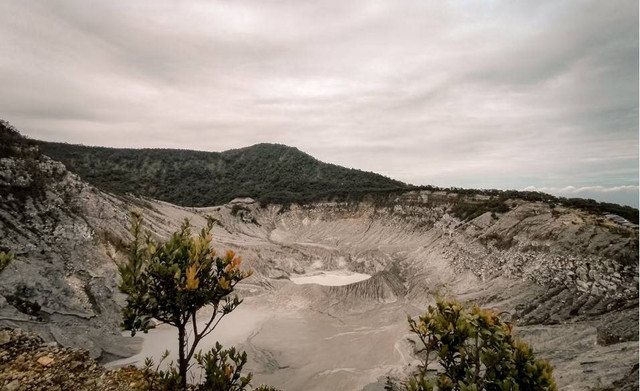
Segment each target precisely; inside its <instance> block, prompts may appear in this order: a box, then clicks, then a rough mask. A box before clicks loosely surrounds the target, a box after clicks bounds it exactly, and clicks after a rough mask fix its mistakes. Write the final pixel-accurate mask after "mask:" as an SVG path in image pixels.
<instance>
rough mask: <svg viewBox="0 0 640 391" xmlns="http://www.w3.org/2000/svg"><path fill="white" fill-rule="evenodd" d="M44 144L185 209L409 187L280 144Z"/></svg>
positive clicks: (73, 165)
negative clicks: (220, 147) (209, 147)
mask: <svg viewBox="0 0 640 391" xmlns="http://www.w3.org/2000/svg"><path fill="white" fill-rule="evenodd" d="M39 144H40V147H41V149H42V152H43V153H44V154H46V155H48V156H50V157H52V158H53V159H55V160H58V161H61V162H62V163H64V164H65V165H66V166H67V168H68V169H69V170H70V171H72V172H75V173H76V174H78V175H80V177H82V178H83V179H84V180H86V181H88V182H89V183H91V184H93V185H95V186H98V187H100V188H102V189H105V190H107V191H110V192H114V193H120V194H125V193H133V194H136V195H142V196H146V197H151V198H154V199H158V200H162V201H167V202H171V203H173V204H177V205H181V206H209V205H219V204H224V203H226V202H228V201H230V200H232V199H234V198H236V197H244V196H250V197H253V198H256V199H258V200H259V201H261V202H263V203H279V204H288V203H293V202H305V201H314V200H319V199H324V198H327V197H330V196H332V195H334V194H349V193H362V192H369V191H378V190H389V189H403V188H405V187H406V185H405V184H404V183H402V182H399V181H395V180H392V179H389V178H386V177H384V176H382V175H378V174H374V173H370V172H365V171H361V170H356V169H348V168H344V167H340V166H336V165H333V164H327V163H323V162H321V161H319V160H317V159H315V158H313V157H312V156H309V155H308V154H306V153H304V152H301V151H300V150H298V149H296V148H292V147H288V146H285V145H279V144H257V145H253V146H251V147H247V148H242V149H234V150H229V151H225V152H221V153H218V152H200V151H189V150H176V149H116V148H103V147H88V146H82V145H70V144H63V143H50V142H39Z"/></svg>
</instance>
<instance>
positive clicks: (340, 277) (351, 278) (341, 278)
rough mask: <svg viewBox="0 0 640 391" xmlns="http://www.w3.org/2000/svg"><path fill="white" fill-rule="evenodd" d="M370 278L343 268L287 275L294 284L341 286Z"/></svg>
mask: <svg viewBox="0 0 640 391" xmlns="http://www.w3.org/2000/svg"><path fill="white" fill-rule="evenodd" d="M369 278H371V276H370V275H368V274H364V273H354V272H350V271H344V270H335V271H323V272H318V273H314V274H307V275H300V276H297V277H289V279H290V280H291V281H293V283H294V284H298V285H303V284H318V285H324V286H342V285H349V284H353V283H354V282H359V281H364V280H367V279H369Z"/></svg>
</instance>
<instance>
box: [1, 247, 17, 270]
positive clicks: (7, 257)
mask: <svg viewBox="0 0 640 391" xmlns="http://www.w3.org/2000/svg"><path fill="white" fill-rule="evenodd" d="M13 258H14V255H13V253H12V252H11V251H9V252H8V253H7V252H4V251H0V273H2V271H3V270H4V269H5V268H6V267H7V266H9V263H10V262H11V261H13Z"/></svg>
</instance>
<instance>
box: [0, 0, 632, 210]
mask: <svg viewBox="0 0 640 391" xmlns="http://www.w3.org/2000/svg"><path fill="white" fill-rule="evenodd" d="M0 48H2V53H3V55H2V56H1V57H0V82H1V83H2V88H1V89H0V117H2V118H4V119H6V120H8V121H10V122H11V123H12V124H13V125H14V126H16V127H17V128H18V129H20V130H21V132H23V133H24V134H26V135H28V136H30V137H34V138H39V139H44V140H50V141H66V142H71V143H83V144H88V145H105V146H117V147H168V148H189V149H199V150H209V151H221V150H226V149H230V148H238V147H244V146H247V145H251V144H255V143H259V142H272V143H282V144H287V145H291V146H295V147H298V148H299V149H301V150H303V151H305V152H307V153H309V154H311V155H313V156H315V157H317V158H319V159H320V160H323V161H326V162H331V163H335V164H339V165H343V166H346V167H355V168H360V169H364V170H368V171H375V172H378V173H381V174H384V175H387V176H390V177H393V178H395V179H399V180H402V181H405V182H408V183H412V184H433V185H440V186H457V187H474V188H502V189H528V190H541V191H546V192H549V193H552V194H558V195H564V196H570V197H588V198H595V199H598V200H604V201H613V202H617V203H623V204H628V205H632V206H636V207H637V206H638V2H637V1H635V0H629V1H582V0H575V1H562V0H560V1H558V0H554V1H527V2H514V1H486V0H483V1H479V0H478V1H465V2H444V1H425V0H416V1H411V0H409V1H359V0H352V1H344V0H314V1H298V0H284V1H271V0H251V1H245V0H234V1H230V0H225V1H218V0H207V1H190V2H178V1H168V0H167V1H163V0H154V1H146V2H140V1H109V2H104V1H102V2H98V1H86V0H83V1H76V2H70V1H55V2H53V1H28V2H26V1H5V2H2V3H0Z"/></svg>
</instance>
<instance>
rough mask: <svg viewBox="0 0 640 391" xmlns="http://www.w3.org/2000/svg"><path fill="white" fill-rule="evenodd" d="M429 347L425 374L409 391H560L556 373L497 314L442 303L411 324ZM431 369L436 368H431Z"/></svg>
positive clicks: (410, 384)
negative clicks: (554, 374) (554, 377)
mask: <svg viewBox="0 0 640 391" xmlns="http://www.w3.org/2000/svg"><path fill="white" fill-rule="evenodd" d="M408 321H409V326H410V329H411V332H413V333H414V334H415V335H416V336H417V337H418V338H419V340H420V341H421V343H422V344H423V346H424V353H425V359H424V362H423V363H422V366H421V368H420V370H419V373H418V374H417V375H416V376H414V377H412V378H410V379H409V380H408V381H407V382H406V383H405V384H404V387H405V389H406V390H407V391H431V390H438V391H449V390H455V391H479V390H486V391H517V390H521V391H524V390H530V391H555V390H557V388H556V385H555V381H554V379H553V373H552V367H551V365H549V363H548V362H547V361H544V360H537V359H536V358H535V355H534V353H533V350H532V349H531V347H529V346H528V345H527V344H526V343H524V342H522V341H520V340H519V339H518V338H516V337H514V336H513V334H512V325H511V324H510V323H507V322H504V321H503V320H501V319H500V317H499V316H498V314H497V313H495V312H493V311H491V310H485V309H481V308H479V307H477V306H474V307H472V308H471V309H467V308H464V307H463V306H462V305H461V304H459V303H458V302H456V301H454V300H438V301H437V303H436V305H435V306H429V309H428V311H427V313H426V314H424V315H422V316H420V317H419V318H418V319H417V320H414V319H412V318H409V319H408ZM430 366H431V368H430Z"/></svg>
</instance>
